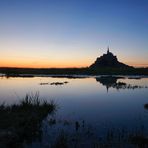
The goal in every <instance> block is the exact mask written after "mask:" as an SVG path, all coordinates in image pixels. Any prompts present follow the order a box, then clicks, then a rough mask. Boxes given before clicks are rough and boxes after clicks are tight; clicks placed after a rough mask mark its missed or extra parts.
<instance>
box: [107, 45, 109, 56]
mask: <svg viewBox="0 0 148 148" xmlns="http://www.w3.org/2000/svg"><path fill="white" fill-rule="evenodd" d="M107 54H109V46H108V47H107Z"/></svg>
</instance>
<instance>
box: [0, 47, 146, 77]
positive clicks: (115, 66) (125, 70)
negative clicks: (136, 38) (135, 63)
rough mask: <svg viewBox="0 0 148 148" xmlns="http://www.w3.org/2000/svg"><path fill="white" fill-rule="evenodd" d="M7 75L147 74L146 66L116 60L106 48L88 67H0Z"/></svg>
mask: <svg viewBox="0 0 148 148" xmlns="http://www.w3.org/2000/svg"><path fill="white" fill-rule="evenodd" d="M3 74H4V75H5V76H7V77H34V75H35V74H37V75H42V74H43V75H50V76H52V77H54V76H56V77H57V76H58V77H68V78H76V77H81V76H80V75H83V76H84V75H148V67H147V68H144V67H141V68H135V67H132V66H129V65H126V64H124V63H121V62H119V61H118V59H117V57H116V56H115V55H114V54H113V53H111V52H110V51H109V48H108V50H107V53H106V54H103V55H102V56H101V57H98V58H97V59H96V61H95V62H94V63H93V64H92V65H91V66H89V67H81V68H17V67H13V68H10V67H0V75H1V76H3Z"/></svg>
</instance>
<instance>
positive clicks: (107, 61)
mask: <svg viewBox="0 0 148 148" xmlns="http://www.w3.org/2000/svg"><path fill="white" fill-rule="evenodd" d="M104 67H111V68H132V67H131V66H128V65H126V64H124V63H121V62H119V61H118V59H117V57H116V56H115V55H113V53H111V52H110V51H109V47H108V49H107V53H106V54H103V56H100V57H98V58H97V59H96V61H95V62H94V63H93V64H92V65H91V66H90V68H95V69H96V68H104Z"/></svg>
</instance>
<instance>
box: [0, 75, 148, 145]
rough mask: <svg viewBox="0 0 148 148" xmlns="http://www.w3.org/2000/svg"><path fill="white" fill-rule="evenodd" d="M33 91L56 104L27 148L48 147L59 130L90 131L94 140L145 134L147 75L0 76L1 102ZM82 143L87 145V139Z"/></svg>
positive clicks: (10, 101) (147, 123)
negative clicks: (111, 134) (38, 137)
mask: <svg viewBox="0 0 148 148" xmlns="http://www.w3.org/2000/svg"><path fill="white" fill-rule="evenodd" d="M36 92H39V95H40V98H41V99H44V100H47V101H51V100H53V101H54V102H55V103H56V104H57V106H58V107H57V110H56V111H55V113H54V114H53V115H49V116H48V117H47V119H45V120H44V121H43V126H42V131H43V134H42V139H41V141H40V142H34V143H32V145H31V146H30V145H29V146H27V147H44V146H49V147H50V145H51V143H54V140H55V139H56V136H58V134H59V132H61V131H62V132H65V133H67V134H69V135H70V136H74V134H75V133H78V132H79V135H81V137H83V136H84V137H85V136H86V133H87V132H89V134H92V135H93V136H90V137H93V140H94V139H95V140H97V139H99V138H100V139H101V138H102V139H103V137H105V136H106V135H107V133H108V132H109V131H114V132H117V133H118V131H119V132H121V131H122V132H123V131H124V133H125V131H126V132H127V134H128V133H130V132H134V133H136V132H137V131H140V132H142V134H144V135H146V136H148V110H147V109H146V108H144V105H145V104H147V103H148V78H147V77H138V76H137V77H135V76H124V77H122V76H119V77H117V76H116V77H112V76H106V77H105V76H97V77H79V78H77V77H74V78H73V77H71V78H66V77H65V78H64V77H41V76H40V77H30V78H22V77H16V78H14V77H9V78H6V77H3V76H2V77H0V103H3V102H5V104H13V103H19V101H20V100H21V99H22V98H24V97H25V95H26V94H27V93H30V94H31V93H36ZM53 121H54V122H53ZM122 134H123V133H122ZM84 139H85V138H84ZM88 139H90V138H88ZM82 141H84V140H82ZM87 142H88V143H87ZM83 143H87V145H89V141H88V140H87V141H86V140H85V142H83Z"/></svg>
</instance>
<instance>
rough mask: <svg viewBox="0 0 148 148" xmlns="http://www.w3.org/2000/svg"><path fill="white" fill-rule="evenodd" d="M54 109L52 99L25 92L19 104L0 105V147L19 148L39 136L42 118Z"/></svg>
mask: <svg viewBox="0 0 148 148" xmlns="http://www.w3.org/2000/svg"><path fill="white" fill-rule="evenodd" d="M55 110H56V105H55V104H54V102H53V101H51V102H50V103H48V102H47V101H46V100H41V99H40V98H39V94H38V93H35V94H31V95H30V94H26V96H25V98H24V99H22V100H21V101H20V103H19V104H13V105H5V104H1V105H0V147H1V148H7V147H11V148H16V147H17V148H21V147H23V144H24V143H25V142H26V143H31V142H32V141H33V140H35V139H40V137H41V123H42V120H43V119H44V118H45V117H46V116H47V115H48V114H49V113H53V112H54V111H55Z"/></svg>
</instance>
